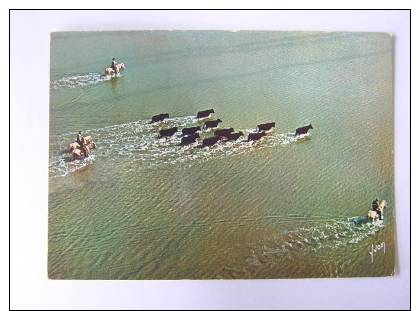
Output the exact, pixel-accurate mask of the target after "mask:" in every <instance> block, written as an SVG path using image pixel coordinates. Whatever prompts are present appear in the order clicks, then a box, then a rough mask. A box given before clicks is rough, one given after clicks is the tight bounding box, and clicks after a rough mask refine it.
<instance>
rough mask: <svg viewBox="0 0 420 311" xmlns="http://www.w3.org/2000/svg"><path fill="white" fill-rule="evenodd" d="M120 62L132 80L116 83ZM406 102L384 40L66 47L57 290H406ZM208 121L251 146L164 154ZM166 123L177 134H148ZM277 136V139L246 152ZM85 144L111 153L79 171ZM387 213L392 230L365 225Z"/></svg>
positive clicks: (134, 37)
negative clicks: (186, 286) (402, 230)
mask: <svg viewBox="0 0 420 311" xmlns="http://www.w3.org/2000/svg"><path fill="white" fill-rule="evenodd" d="M109 42H113V44H111V45H110V44H108V43H109ZM105 45H106V46H108V48H107V49H106V50H105V49H104V46H105ZM112 57H117V58H119V59H121V60H122V61H124V63H125V64H126V70H125V71H124V72H123V73H122V74H121V75H120V77H117V78H112V79H107V78H105V77H104V76H103V75H102V71H103V69H104V68H105V67H106V66H109V63H110V59H111V58H112ZM392 96H393V92H392V41H391V38H390V37H389V36H388V35H385V34H373V33H366V34H362V33H357V34H356V33H308V32H303V33H297V32H283V33H282V32H209V31H204V32H177V31H171V32H164V31H157V32H125V33H117V32H106V33H56V34H53V36H52V40H51V93H50V165H49V170H50V177H49V257H48V258H49V262H48V270H49V276H50V277H52V278H67V279H68V278H76V279H183V278H283V277H347V276H379V275H390V274H392V273H393V271H394V250H395V245H394V230H395V229H394V190H393V189H394V188H393V187H394V181H393V179H394V177H393V176H394V174H393V104H392ZM207 108H214V109H215V111H216V114H215V117H216V118H221V119H222V120H223V122H222V124H221V126H222V127H234V128H235V130H242V131H243V132H244V134H245V136H244V137H241V138H239V139H238V141H236V142H228V143H227V142H222V143H219V144H217V145H216V146H213V147H210V148H200V147H199V146H198V145H193V146H179V142H180V139H181V138H180V137H179V136H178V135H175V136H174V137H172V138H169V139H158V138H157V135H158V131H159V129H161V128H167V127H171V126H178V127H179V128H183V127H185V126H195V125H197V124H199V125H202V124H203V121H198V120H196V119H195V117H194V115H195V113H196V112H197V111H199V110H203V109H207ZM161 112H167V113H170V116H171V118H170V119H168V120H166V121H165V122H162V123H160V124H149V121H150V117H151V116H152V115H154V114H158V113H161ZM269 121H275V122H276V128H275V129H274V131H273V132H272V133H270V134H269V135H267V137H264V138H263V139H262V140H261V141H259V142H254V143H247V142H244V141H243V140H245V139H246V136H247V134H248V133H249V132H251V131H254V130H255V127H256V124H258V123H263V122H269ZM309 123H311V124H312V125H313V127H314V129H313V130H311V132H310V134H309V135H307V136H305V137H299V138H296V137H294V135H293V133H294V130H295V128H296V127H298V126H303V125H307V124H309ZM79 130H82V131H83V132H84V133H85V134H86V135H91V136H92V137H93V138H94V140H95V142H96V144H97V146H98V147H97V149H95V150H94V151H93V153H92V156H91V157H90V158H88V159H85V160H83V161H75V162H69V161H68V160H67V157H68V156H67V155H66V154H64V153H63V150H64V149H65V148H66V146H67V145H68V144H69V143H70V142H72V141H73V140H74V138H75V135H76V133H77V131H79ZM211 135H212V132H211V131H208V132H202V133H200V138H199V143H200V142H201V140H202V138H203V137H208V136H211ZM374 197H379V198H381V199H382V198H383V199H386V200H387V201H388V208H387V210H386V215H385V220H384V222H383V223H382V222H380V223H375V224H372V223H363V224H360V225H356V224H354V223H353V221H352V219H351V218H352V217H355V216H361V215H366V212H367V210H368V208H369V205H370V202H371V201H372V199H373V198H374ZM382 242H385V243H386V253H385V254H383V253H377V254H376V255H375V257H374V263H373V264H372V263H371V256H370V255H369V251H370V250H371V245H372V244H380V243H382Z"/></svg>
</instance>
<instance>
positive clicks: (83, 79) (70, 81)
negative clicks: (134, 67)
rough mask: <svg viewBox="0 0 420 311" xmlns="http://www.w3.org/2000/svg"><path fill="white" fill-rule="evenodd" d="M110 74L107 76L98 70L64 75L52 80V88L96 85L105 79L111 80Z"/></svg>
mask: <svg viewBox="0 0 420 311" xmlns="http://www.w3.org/2000/svg"><path fill="white" fill-rule="evenodd" d="M110 79H111V77H110V76H105V75H102V74H100V73H97V72H90V73H86V74H76V75H68V76H64V77H62V78H60V79H58V80H52V81H51V88H52V89H54V90H57V89H61V88H78V87H84V86H89V85H95V84H98V83H100V82H103V81H107V80H110Z"/></svg>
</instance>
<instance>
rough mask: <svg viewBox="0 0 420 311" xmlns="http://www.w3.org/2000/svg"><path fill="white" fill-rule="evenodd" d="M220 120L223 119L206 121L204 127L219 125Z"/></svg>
mask: <svg viewBox="0 0 420 311" xmlns="http://www.w3.org/2000/svg"><path fill="white" fill-rule="evenodd" d="M220 122H222V120H220V119H217V120H211V121H206V122H204V127H203V128H204V129H208V128H215V127H218V126H219V123H220Z"/></svg>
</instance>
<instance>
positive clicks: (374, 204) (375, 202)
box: [372, 198, 382, 219]
mask: <svg viewBox="0 0 420 311" xmlns="http://www.w3.org/2000/svg"><path fill="white" fill-rule="evenodd" d="M372 211H375V212H377V213H378V215H379V219H381V216H382V213H381V210H380V208H379V200H378V198H376V199H375V200H373V202H372Z"/></svg>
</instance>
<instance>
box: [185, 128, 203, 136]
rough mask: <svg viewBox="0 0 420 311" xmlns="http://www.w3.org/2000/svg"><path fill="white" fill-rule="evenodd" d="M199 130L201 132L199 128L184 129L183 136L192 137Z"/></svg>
mask: <svg viewBox="0 0 420 311" xmlns="http://www.w3.org/2000/svg"><path fill="white" fill-rule="evenodd" d="M199 130H201V128H200V127H199V126H193V127H186V128H183V129H182V135H192V134H194V133H195V132H197V131H199Z"/></svg>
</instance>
